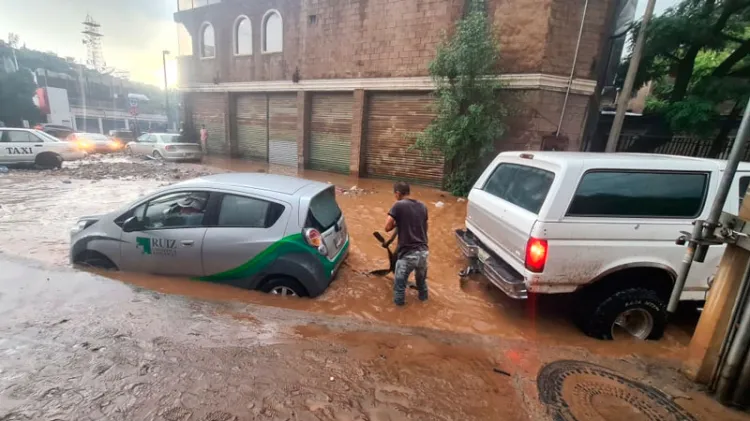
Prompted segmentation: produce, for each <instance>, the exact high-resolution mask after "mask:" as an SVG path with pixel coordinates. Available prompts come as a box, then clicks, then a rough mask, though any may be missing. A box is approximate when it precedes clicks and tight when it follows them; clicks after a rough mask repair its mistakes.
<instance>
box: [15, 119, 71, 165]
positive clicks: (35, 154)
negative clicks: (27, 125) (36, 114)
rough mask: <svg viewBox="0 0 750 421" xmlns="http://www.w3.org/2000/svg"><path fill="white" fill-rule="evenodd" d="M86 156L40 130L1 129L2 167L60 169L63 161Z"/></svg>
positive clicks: (68, 144)
mask: <svg viewBox="0 0 750 421" xmlns="http://www.w3.org/2000/svg"><path fill="white" fill-rule="evenodd" d="M84 155H85V153H84V152H83V151H81V150H79V149H78V148H76V147H75V145H73V144H70V143H68V142H62V141H60V139H57V138H55V137H53V136H50V135H48V134H47V133H44V132H42V131H40V130H34V129H24V128H13V127H0V165H14V164H34V165H37V166H39V167H44V168H59V167H61V166H62V163H63V161H66V160H73V159H80V158H82V157H83V156H84Z"/></svg>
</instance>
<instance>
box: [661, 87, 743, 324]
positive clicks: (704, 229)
mask: <svg viewBox="0 0 750 421" xmlns="http://www.w3.org/2000/svg"><path fill="white" fill-rule="evenodd" d="M748 136H750V101H748V103H747V105H746V106H745V114H744V115H743V116H742V123H741V124H740V128H739V131H738V132H737V136H736V137H735V139H734V144H733V145H732V151H731V152H730V153H729V157H728V159H727V166H726V169H724V174H723V175H722V177H721V182H720V183H719V190H718V191H717V192H716V197H715V198H714V203H713V205H712V206H711V211H710V213H709V214H708V219H707V220H706V221H705V224H704V223H703V222H702V221H695V227H693V235H692V237H691V241H690V243H689V244H688V249H687V252H685V257H684V258H683V259H682V266H680V272H679V274H678V275H677V280H676V281H675V284H674V288H673V289H672V296H671V297H670V298H669V306H668V307H667V311H669V312H670V313H674V312H675V311H676V310H677V304H679V302H680V295H682V289H683V288H684V287H685V280H687V276H688V273H689V272H690V266H692V264H693V258H694V257H695V252H696V247H699V246H698V244H697V243H695V242H694V241H692V240H695V239H697V238H710V237H712V236H713V231H714V229H715V228H716V225H717V224H718V222H719V217H720V216H721V211H722V210H723V209H724V203H726V201H727V195H729V189H730V187H732V181H733V180H734V175H735V174H736V173H737V166H738V165H739V163H740V160H741V159H742V155H743V153H744V151H745V145H746V144H747V140H748ZM696 234H697V235H696ZM706 247H707V246H700V248H701V250H699V254H705V248H706ZM699 260H700V259H699Z"/></svg>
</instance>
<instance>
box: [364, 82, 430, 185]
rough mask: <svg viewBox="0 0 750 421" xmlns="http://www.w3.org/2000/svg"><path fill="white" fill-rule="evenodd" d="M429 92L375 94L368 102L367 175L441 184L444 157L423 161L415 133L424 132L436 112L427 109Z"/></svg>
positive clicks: (366, 135) (366, 134)
mask: <svg viewBox="0 0 750 421" xmlns="http://www.w3.org/2000/svg"><path fill="white" fill-rule="evenodd" d="M430 101H431V99H430V97H429V96H428V95H426V94H411V93H408V94H403V93H401V94H397V93H388V94H385V93H382V94H372V95H370V96H369V98H368V101H367V116H366V129H365V130H366V132H365V142H366V146H365V148H366V158H365V159H366V168H367V175H368V176H371V177H382V178H391V179H399V180H410V181H415V182H418V183H423V184H428V185H433V186H441V185H442V182H443V159H442V158H438V159H436V160H432V159H430V160H424V159H422V158H421V157H420V154H419V151H416V150H409V148H410V147H411V146H412V145H413V144H414V140H413V138H412V137H411V136H410V134H412V133H417V132H420V131H422V130H423V129H424V128H425V127H427V125H429V124H430V122H431V121H432V119H433V118H434V114H433V112H432V111H431V110H429V109H428V105H429V103H430Z"/></svg>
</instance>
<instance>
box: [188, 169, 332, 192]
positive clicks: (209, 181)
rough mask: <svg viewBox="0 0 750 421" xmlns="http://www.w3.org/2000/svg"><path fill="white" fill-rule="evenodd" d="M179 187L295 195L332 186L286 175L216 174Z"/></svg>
mask: <svg viewBox="0 0 750 421" xmlns="http://www.w3.org/2000/svg"><path fill="white" fill-rule="evenodd" d="M178 185H179V187H188V188H190V187H195V188H200V187H203V188H205V187H209V188H210V187H215V188H216V187H232V188H234V189H238V188H239V189H242V190H263V191H267V192H275V193H281V194H285V195H293V194H295V193H297V192H298V191H300V190H301V189H302V188H304V187H308V186H317V187H319V189H320V190H323V189H325V188H327V187H330V186H331V185H330V184H326V183H321V182H318V181H311V180H305V179H302V178H297V177H290V176H286V175H277V174H266V173H225V174H214V175H208V176H205V177H200V178H196V179H193V180H188V181H183V182H182V183H179V184H178Z"/></svg>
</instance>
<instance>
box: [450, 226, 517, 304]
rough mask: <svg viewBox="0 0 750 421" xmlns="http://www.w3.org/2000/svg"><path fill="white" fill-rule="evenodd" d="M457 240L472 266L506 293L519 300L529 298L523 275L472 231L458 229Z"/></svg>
mask: <svg viewBox="0 0 750 421" xmlns="http://www.w3.org/2000/svg"><path fill="white" fill-rule="evenodd" d="M456 240H457V242H458V247H459V248H460V249H461V252H462V253H463V254H464V256H466V258H468V259H469V262H470V265H471V267H472V268H473V269H476V270H478V271H479V272H481V273H482V274H483V275H484V276H485V277H486V278H487V279H488V280H489V281H490V282H491V283H492V284H493V285H495V286H496V287H498V288H499V289H500V290H501V291H503V292H504V293H505V295H507V296H509V297H511V298H515V299H517V300H524V299H526V298H528V296H529V295H528V290H527V289H526V283H525V282H524V278H523V275H521V274H520V273H518V271H516V270H515V269H513V268H512V267H511V266H510V265H509V264H508V263H506V262H505V261H503V260H502V259H500V258H499V257H497V256H494V255H493V254H492V253H491V252H490V251H489V250H488V249H487V248H485V247H484V246H483V245H482V244H481V243H480V242H479V241H478V240H477V239H476V238H474V236H473V235H472V234H471V232H469V231H467V230H456Z"/></svg>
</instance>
